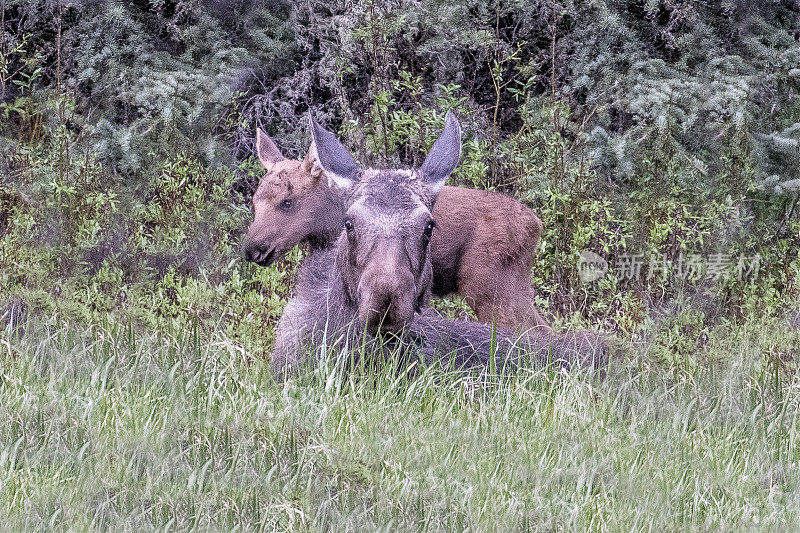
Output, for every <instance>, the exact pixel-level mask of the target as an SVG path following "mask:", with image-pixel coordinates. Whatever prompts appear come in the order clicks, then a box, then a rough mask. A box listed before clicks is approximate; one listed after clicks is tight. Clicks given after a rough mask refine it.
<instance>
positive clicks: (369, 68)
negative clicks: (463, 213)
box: [0, 0, 800, 353]
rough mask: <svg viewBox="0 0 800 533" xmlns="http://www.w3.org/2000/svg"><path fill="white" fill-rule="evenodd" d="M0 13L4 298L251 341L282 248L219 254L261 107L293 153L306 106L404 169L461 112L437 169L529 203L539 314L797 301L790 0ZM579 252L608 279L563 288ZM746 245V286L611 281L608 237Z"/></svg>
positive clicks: (139, 6) (582, 317)
mask: <svg viewBox="0 0 800 533" xmlns="http://www.w3.org/2000/svg"><path fill="white" fill-rule="evenodd" d="M2 8H3V9H2V12H3V19H2V30H1V32H0V53H2V62H0V66H2V75H0V91H1V92H0V121H2V122H1V124H2V129H1V131H0V167H1V168H0V169H1V170H2V182H0V264H1V265H2V267H3V272H2V274H1V275H0V290H2V293H3V294H4V295H5V294H8V295H11V294H17V295H23V294H24V295H26V298H28V299H30V300H35V301H36V302H38V304H39V305H43V306H45V307H53V306H55V307H58V306H61V307H68V308H70V309H72V311H75V312H78V313H79V314H89V315H92V314H99V315H102V314H103V313H107V312H109V311H115V310H122V311H124V312H126V313H133V314H137V315H141V317H142V318H143V319H145V320H158V317H159V316H181V315H182V314H187V313H188V314H190V315H192V316H196V317H199V318H206V317H210V316H217V317H224V320H225V321H227V322H226V323H228V324H229V325H230V327H231V328H233V329H234V330H236V331H238V334H239V335H241V336H242V338H244V337H247V338H249V339H252V340H253V341H256V339H258V338H262V339H267V340H268V339H269V338H270V335H271V324H272V323H273V321H274V319H275V318H276V317H277V316H278V315H279V314H280V310H281V308H282V302H283V299H284V297H285V296H286V294H287V293H288V291H289V284H288V280H289V279H290V278H291V274H292V270H291V268H288V266H287V265H284V266H281V267H279V268H276V269H269V270H261V269H257V268H256V267H253V266H251V265H243V264H241V262H239V261H238V260H237V257H238V239H239V238H240V235H241V232H242V230H243V229H244V227H245V226H246V224H247V221H248V202H249V198H250V195H251V194H252V191H253V188H254V185H255V183H256V181H257V179H258V177H259V170H258V166H257V165H256V164H255V163H254V161H253V159H252V158H251V155H252V150H253V137H254V133H255V128H256V127H257V126H260V127H262V128H264V129H265V130H267V132H268V133H270V135H272V136H273V137H274V138H275V139H276V140H277V141H278V143H279V146H280V147H281V149H282V150H283V151H284V153H285V154H286V155H287V156H291V157H299V156H302V155H304V154H305V152H306V149H307V148H308V143H309V135H308V132H307V118H306V117H307V113H308V112H309V111H311V112H313V114H314V116H315V117H316V118H317V119H318V120H319V121H320V122H321V123H322V124H323V125H325V126H328V127H330V128H332V129H334V130H336V131H337V132H338V133H339V134H340V135H341V137H342V138H343V139H345V140H346V144H347V145H348V147H349V148H350V149H351V150H352V151H353V153H355V154H356V156H357V159H359V161H360V162H361V163H363V164H375V165H382V166H383V165H398V164H404V165H418V164H420V163H421V156H422V155H423V154H424V153H426V151H427V150H428V149H429V148H430V146H431V143H432V142H433V139H434V138H435V136H436V135H437V134H438V132H439V131H440V129H441V127H442V124H443V120H444V115H445V112H446V111H447V110H451V109H452V110H455V111H456V113H457V114H458V116H459V118H460V119H461V121H462V124H463V125H464V150H463V157H462V163H461V165H460V167H459V168H458V169H457V170H456V172H455V174H454V175H453V178H452V180H451V181H452V183H454V184H458V185H463V186H469V187H479V188H490V189H497V190H501V191H504V192H506V193H509V194H513V195H515V196H517V197H518V198H520V199H521V200H523V201H525V202H526V203H528V204H529V205H531V206H532V207H533V208H534V209H535V210H536V211H537V213H538V214H539V215H540V217H541V218H542V220H543V221H544V224H545V235H544V237H543V244H542V248H541V252H540V254H539V257H538V258H537V263H536V268H535V270H534V273H533V275H534V280H535V282H536V284H537V287H538V288H539V294H540V297H541V300H540V302H539V304H540V306H542V307H543V308H545V309H546V310H547V311H548V312H547V313H546V314H547V315H548V316H549V317H550V318H555V319H556V320H557V321H558V320H563V321H565V322H576V323H585V322H591V323H595V324H599V325H601V327H603V328H606V329H615V330H618V331H623V332H626V333H634V332H636V331H637V330H638V328H639V327H640V326H641V325H642V324H647V319H648V317H651V318H652V319H653V320H655V321H656V322H659V320H661V319H659V318H658V317H660V316H667V315H669V316H672V315H675V316H674V317H673V318H674V320H673V322H674V324H678V325H677V326H673V325H670V324H671V323H672V322H670V323H669V324H668V323H667V322H669V321H667V322H664V331H665V332H667V333H665V335H666V336H667V340H665V341H664V342H665V343H666V344H665V345H667V346H673V347H674V346H677V345H676V344H675V343H674V342H673V341H672V340H669V339H673V337H674V336H675V335H677V333H674V332H676V331H683V332H689V333H685V334H686V335H689V336H695V337H696V338H698V339H701V340H700V341H699V342H702V338H704V336H703V335H702V334H699V333H697V331H704V328H706V327H708V325H712V324H715V323H717V322H719V321H720V320H723V319H724V320H728V319H734V320H739V319H741V318H742V317H744V316H746V315H747V314H748V313H750V312H756V311H757V312H759V313H765V312H766V313H773V312H779V311H780V310H781V309H782V308H784V307H785V306H786V305H787V302H793V301H794V300H795V299H796V297H797V291H798V285H797V274H798V269H800V259H798V249H800V221H799V220H798V208H797V204H798V194H799V192H798V191H800V174H798V173H799V172H800V155H799V154H800V148H798V143H800V125H799V124H800V99H799V98H798V94H799V93H800V68H798V65H800V44H799V40H800V34H798V28H797V22H796V21H797V20H798V19H800V5H798V3H797V2H796V1H789V0H784V1H782V2H772V1H763V2H735V1H731V2H723V3H697V2H690V1H687V0H663V1H639V2H617V1H611V0H605V1H600V2H591V3H587V2H554V1H550V0H547V1H544V0H542V1H532V2H531V1H512V0H504V1H502V0H501V1H497V2H489V3H487V2H477V1H473V0H459V1H457V2H444V1H440V0H425V1H422V2H410V1H407V0H393V1H383V2H378V1H374V0H373V1H368V2H355V1H353V0H341V1H338V2H333V3H331V2H318V1H308V2H288V1H278V0H274V1H271V0H237V1H235V2H220V1H218V0H171V1H170V0H150V1H144V0H141V1H135V2H119V1H114V0H93V1H92V0H84V1H80V2H63V1H59V0H48V1H47V2H32V1H29V0H2ZM584 250H591V251H593V252H596V253H598V254H600V255H601V256H603V257H604V258H606V259H607V260H608V261H609V263H610V264H611V265H612V271H611V273H610V274H609V275H607V276H606V277H604V278H602V279H601V280H599V281H597V282H593V283H583V282H581V281H580V280H579V277H578V270H577V261H578V257H579V254H580V253H581V252H582V251H584ZM756 253H758V254H760V255H761V263H760V265H761V268H760V271H759V276H758V278H757V279H755V280H752V279H746V280H739V279H737V277H736V276H722V277H721V279H719V280H714V281H713V282H709V281H706V280H701V281H699V282H695V283H689V282H686V281H683V280H682V279H681V278H680V277H679V276H677V275H676V274H677V272H676V268H677V267H673V270H672V271H668V272H667V273H666V275H660V276H642V277H640V278H639V279H624V277H620V276H617V277H615V276H614V275H613V274H614V267H615V266H616V265H617V264H618V262H619V259H620V257H622V256H623V255H624V254H641V260H642V262H643V263H644V264H645V265H646V266H645V269H646V268H647V265H649V264H650V263H652V262H654V261H662V260H663V261H667V262H672V263H674V264H677V262H679V261H683V260H684V259H686V258H688V257H690V256H691V255H692V254H697V255H700V256H703V257H705V258H707V257H709V256H710V255H711V254H729V255H731V256H732V257H734V258H738V257H739V256H740V255H745V256H753V255H755V254H756ZM12 267H13V268H12ZM23 267H24V268H23ZM616 273H617V274H619V273H620V272H619V271H617V272H616ZM676 301H677V302H681V303H680V305H679V306H678V307H675V306H676V305H677V304H675V302H676ZM68 302H72V303H68ZM0 303H2V302H0ZM441 305H443V306H444V307H446V308H448V309H449V310H450V311H452V312H453V313H458V312H459V311H458V310H459V309H463V304H461V303H458V302H456V303H453V302H450V303H444V304H441ZM676 309H679V310H678V311H675V310H676ZM683 310H687V311H686V313H684V311H683ZM673 311H674V313H673ZM653 317H655V318H653ZM670 320H672V319H670ZM659 323H660V322H659ZM244 324H248V326H247V327H246V328H244V329H237V328H240V327H244V326H243V325H244ZM669 332H672V333H669ZM248 342H249V341H248ZM693 342H694V341H693ZM690 344H691V343H690ZM695 347H696V346H695V344H691V345H686V346H684V347H683V348H674V350H673V348H669V349H671V350H673V351H675V352H676V353H677V352H680V353H688V352H690V351H691V350H693V349H694V348H695ZM262 348H263V347H262ZM262 348H259V349H262Z"/></svg>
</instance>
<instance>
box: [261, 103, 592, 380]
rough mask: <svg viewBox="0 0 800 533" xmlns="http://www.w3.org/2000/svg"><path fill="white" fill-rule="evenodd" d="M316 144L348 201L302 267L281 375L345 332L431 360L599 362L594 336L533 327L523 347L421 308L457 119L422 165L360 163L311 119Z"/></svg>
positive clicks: (283, 336)
mask: <svg viewBox="0 0 800 533" xmlns="http://www.w3.org/2000/svg"><path fill="white" fill-rule="evenodd" d="M311 127H312V137H313V147H314V148H315V149H316V153H317V155H318V160H319V164H320V166H321V168H322V169H323V173H324V175H325V176H326V178H327V179H328V180H330V187H331V189H335V190H336V191H338V194H339V195H340V197H341V198H342V203H341V205H342V217H341V218H340V226H339V227H340V230H339V235H338V237H337V238H336V241H335V244H334V245H333V246H332V247H327V248H322V249H319V250H316V251H315V252H314V253H313V254H312V255H311V256H310V257H308V258H307V259H306V261H305V262H304V263H303V265H302V266H301V268H300V273H299V276H298V283H297V285H296V287H295V294H294V296H293V297H292V299H291V300H290V301H289V303H288V304H287V306H286V309H285V311H284V313H283V316H282V317H281V319H280V322H279V324H278V329H277V332H276V341H275V350H274V352H273V355H272V360H271V364H272V367H273V372H274V373H275V375H276V376H277V377H285V376H287V375H288V374H291V373H292V372H293V371H294V370H295V369H296V368H297V367H298V366H299V365H300V364H301V363H302V361H303V358H304V354H305V353H306V348H307V347H308V346H309V345H310V346H318V345H321V344H324V343H326V342H328V341H330V340H332V339H342V340H343V341H344V343H345V345H347V346H349V348H350V349H352V348H353V346H354V345H358V344H359V342H360V341H361V340H362V339H364V338H366V337H367V336H371V335H373V334H374V333H376V332H377V331H378V330H381V331H385V332H390V333H392V334H394V336H395V338H398V339H400V340H401V342H403V343H404V345H405V346H406V347H408V348H409V349H411V350H418V351H419V353H420V354H421V355H422V357H423V358H424V360H426V361H427V362H434V361H436V360H440V359H442V360H445V361H447V362H449V363H452V364H454V365H456V366H457V367H460V368H465V367H486V366H488V365H489V364H490V360H491V358H492V357H495V358H499V361H497V364H498V368H499V367H501V366H502V367H509V366H510V367H512V368H513V367H515V366H517V365H519V364H521V363H523V361H524V364H526V365H529V364H533V365H541V364H544V363H546V362H548V361H552V362H555V363H556V364H559V365H562V366H569V365H571V364H574V363H583V364H588V365H591V366H595V367H597V366H598V365H600V364H602V362H603V358H604V351H603V350H602V349H600V347H599V345H598V343H597V342H596V340H595V339H594V337H593V336H592V335H591V334H585V333H583V334H577V335H570V334H555V333H552V331H536V330H532V331H531V332H530V333H529V334H528V335H524V336H522V337H521V344H520V346H519V347H517V346H516V345H515V343H514V338H513V337H512V335H511V333H509V332H504V331H498V332H497V334H496V335H495V337H494V339H495V342H493V340H492V339H493V335H492V331H491V327H490V326H488V325H487V324H481V323H476V322H463V321H449V320H445V319H443V318H441V317H439V316H437V315H435V313H433V312H431V311H430V310H428V311H426V312H424V313H423V312H421V307H422V306H423V305H424V304H425V301H426V299H427V297H428V296H429V293H430V288H431V283H432V279H433V276H432V272H431V262H430V254H429V249H430V243H431V240H432V235H433V228H434V227H435V222H434V219H433V215H432V207H433V204H434V200H435V198H436V195H437V194H438V193H439V191H440V190H441V189H442V186H443V185H444V182H445V180H446V179H447V177H448V176H449V174H450V173H451V172H452V170H453V169H454V168H455V166H456V164H457V163H458V160H459V158H460V153H461V133H460V128H459V125H458V122H457V121H456V119H455V117H454V116H453V115H452V114H448V116H447V119H446V124H445V129H444V132H443V133H442V135H441V136H440V138H439V139H438V140H437V141H436V143H434V145H433V148H432V149H431V151H430V153H429V154H428V156H427V158H426V159H425V162H424V163H423V164H422V166H421V167H420V168H419V169H415V170H375V169H365V170H362V169H360V168H359V167H358V166H357V164H356V162H355V161H354V160H353V158H352V156H351V155H350V154H349V153H348V152H347V150H346V149H345V148H344V146H342V145H341V144H340V143H339V142H338V140H337V139H336V137H335V136H334V135H333V134H332V133H330V132H328V131H326V130H325V129H323V128H322V127H320V126H319V125H318V124H317V123H316V122H314V121H313V119H312V120H311Z"/></svg>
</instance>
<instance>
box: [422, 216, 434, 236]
mask: <svg viewBox="0 0 800 533" xmlns="http://www.w3.org/2000/svg"><path fill="white" fill-rule="evenodd" d="M435 227H436V222H434V221H433V220H431V221H430V222H428V223H427V224H426V225H425V230H424V232H423V234H424V235H425V238H427V239H430V238H431V236H432V235H433V228H435Z"/></svg>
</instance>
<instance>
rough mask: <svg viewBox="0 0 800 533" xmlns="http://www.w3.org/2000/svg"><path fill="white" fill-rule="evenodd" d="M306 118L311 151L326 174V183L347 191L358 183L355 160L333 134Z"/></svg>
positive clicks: (312, 119)
mask: <svg viewBox="0 0 800 533" xmlns="http://www.w3.org/2000/svg"><path fill="white" fill-rule="evenodd" d="M308 118H309V120H310V121H311V139H312V142H313V144H312V149H315V150H316V152H317V157H316V159H317V162H318V163H319V165H320V167H322V170H324V171H325V173H326V174H327V176H328V183H329V184H330V183H331V182H333V183H334V184H335V185H336V186H337V187H339V188H340V189H349V188H350V186H352V185H353V183H355V182H356V181H358V165H357V164H356V161H355V159H353V156H352V155H350V152H348V151H347V148H345V147H344V146H342V143H340V142H339V141H338V140H337V139H336V136H335V135H334V134H333V133H331V132H329V131H328V130H326V129H325V128H323V127H322V126H320V125H319V124H317V121H316V120H314V117H312V116H311V114H310V113H309V115H308Z"/></svg>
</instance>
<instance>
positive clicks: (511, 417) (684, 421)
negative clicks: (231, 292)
mask: <svg viewBox="0 0 800 533" xmlns="http://www.w3.org/2000/svg"><path fill="white" fill-rule="evenodd" d="M767 326H769V327H767ZM204 331H205V330H204V329H203V328H198V327H197V326H196V324H194V325H193V324H191V323H188V324H185V323H180V322H178V321H174V322H172V323H168V324H165V326H164V327H163V328H161V329H160V330H153V331H147V332H144V333H142V332H141V331H136V330H135V329H134V328H132V327H128V326H126V325H123V324H118V323H115V324H111V325H106V326H105V327H102V326H99V325H98V326H95V327H91V328H88V329H87V328H85V327H78V326H76V325H73V324H70V323H67V322H64V321H63V320H62V319H60V318H58V317H54V318H50V319H40V320H36V321H31V323H30V324H29V325H28V327H27V328H26V332H25V334H24V336H21V337H20V336H19V335H16V334H14V333H13V332H11V331H10V330H6V331H5V333H3V335H2V337H0V368H1V369H2V377H0V419H1V420H3V424H0V523H2V524H3V529H12V530H39V529H48V528H55V529H72V530H107V529H113V530H141V529H146V530H152V529H159V530H185V529H193V528H199V529H204V530H206V529H212V530H214V529H225V530H229V529H238V530H297V531H306V530H314V531H317V530H319V531H365V530H383V531H398V530H422V531H461V530H472V531H515V530H516V531H524V530H567V531H575V530H592V531H623V530H624V531H644V530H648V531H649V530H654V531H670V530H725V531H729V530H740V529H750V528H757V529H766V530H775V531H785V530H792V529H797V527H798V526H797V524H798V523H800V515H799V513H798V509H800V492H798V481H800V472H799V471H798V464H800V463H798V459H800V447H799V446H798V445H799V444H800V442H798V437H800V428H799V427H798V416H797V412H798V410H797V407H798V400H800V393H799V392H800V390H798V385H797V383H796V380H795V379H794V378H793V376H791V375H790V374H787V373H786V372H787V370H786V368H784V367H782V366H780V365H779V364H777V363H776V364H775V365H772V362H771V361H770V360H769V359H768V358H766V359H765V356H764V355H763V353H764V346H766V345H768V344H769V342H770V338H771V337H770V336H774V335H776V334H777V333H776V331H777V330H776V328H775V324H771V325H764V324H761V325H760V326H759V327H757V328H756V327H751V328H748V329H746V330H738V331H737V332H735V334H731V333H728V334H726V335H720V336H718V337H715V338H714V339H712V341H711V342H710V343H709V348H708V349H707V351H706V352H704V354H702V355H703V357H704V360H705V361H706V362H707V363H706V364H703V365H698V366H696V367H692V369H691V370H690V371H686V370H682V369H673V368H672V367H669V368H668V367H664V366H662V365H657V364H654V363H653V362H652V361H653V358H651V357H649V355H648V350H647V349H646V348H642V347H633V346H630V347H628V349H627V350H625V352H626V353H625V354H623V355H621V356H618V357H617V358H616V359H615V360H614V362H613V364H612V368H611V370H610V372H609V374H608V376H607V377H606V379H604V380H602V381H599V380H598V379H597V378H596V377H593V376H591V375H584V374H581V373H578V372H573V373H569V374H564V373H552V372H550V373H548V372H522V373H520V374H518V375H516V376H513V377H511V378H510V379H504V380H489V381H485V382H482V381H480V380H477V379H476V378H474V377H468V376H465V375H457V374H448V373H445V372H442V371H441V370H437V369H434V368H431V369H423V370H421V371H419V372H418V373H417V374H416V375H414V376H413V377H410V376H409V375H407V374H404V373H403V372H402V371H401V372H398V371H397V369H396V368H393V367H391V365H387V366H386V367H385V368H381V367H378V368H377V369H376V370H374V371H370V372H364V371H354V372H345V371H344V370H343V369H342V367H341V365H337V364H333V363H331V364H324V365H320V366H319V367H317V368H316V369H314V370H311V371H308V372H306V373H305V374H303V375H302V376H301V377H300V378H298V379H296V380H294V381H291V382H288V383H286V384H277V383H275V382H274V381H273V380H272V378H271V376H270V374H269V369H268V367H269V365H268V362H267V361H265V360H262V359H260V358H253V357H251V356H250V355H249V354H248V353H246V352H245V351H244V350H242V349H241V348H239V347H238V346H237V345H235V344H234V343H232V342H231V341H230V340H229V339H227V338H226V337H225V336H224V334H222V333H220V332H216V333H213V332H212V333H206V332H204ZM781 335H783V333H781ZM776 376H777V379H776Z"/></svg>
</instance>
